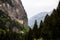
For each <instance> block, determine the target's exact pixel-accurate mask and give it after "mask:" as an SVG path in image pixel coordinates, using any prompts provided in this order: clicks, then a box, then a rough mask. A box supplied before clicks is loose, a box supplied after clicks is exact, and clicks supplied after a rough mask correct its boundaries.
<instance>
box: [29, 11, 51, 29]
mask: <svg viewBox="0 0 60 40" xmlns="http://www.w3.org/2000/svg"><path fill="white" fill-rule="evenodd" d="M47 14H48V15H50V14H51V12H41V13H39V14H37V15H35V16H33V17H31V18H30V19H29V20H28V25H29V26H30V27H31V28H32V27H33V25H34V22H35V20H37V24H38V25H39V23H40V21H41V20H44V18H45V16H46V15H47Z"/></svg>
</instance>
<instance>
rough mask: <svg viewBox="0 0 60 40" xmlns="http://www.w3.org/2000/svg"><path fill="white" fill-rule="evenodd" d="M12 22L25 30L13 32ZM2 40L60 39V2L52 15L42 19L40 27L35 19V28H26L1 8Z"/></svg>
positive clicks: (0, 35) (0, 36) (0, 30)
mask: <svg viewBox="0 0 60 40" xmlns="http://www.w3.org/2000/svg"><path fill="white" fill-rule="evenodd" d="M11 23H14V24H13V25H14V26H20V27H21V30H22V31H23V32H24V33H23V32H22V33H21V32H12V30H11V28H12V27H11ZM0 40H60V2H59V4H58V7H57V8H56V9H54V10H53V11H52V13H51V15H48V14H47V15H46V16H45V19H44V21H42V20H41V22H40V25H39V28H38V25H37V20H35V23H34V26H33V29H31V28H30V27H28V28H24V25H22V24H19V23H18V22H16V21H12V20H11V18H10V17H9V16H8V14H6V13H4V12H2V11H1V10H0Z"/></svg>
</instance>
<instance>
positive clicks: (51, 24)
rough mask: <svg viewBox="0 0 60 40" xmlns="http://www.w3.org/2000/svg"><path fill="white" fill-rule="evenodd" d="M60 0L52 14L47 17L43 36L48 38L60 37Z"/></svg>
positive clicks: (53, 39) (54, 39) (49, 39)
mask: <svg viewBox="0 0 60 40" xmlns="http://www.w3.org/2000/svg"><path fill="white" fill-rule="evenodd" d="M59 36H60V2H59V5H58V8H57V9H54V10H53V12H52V14H51V15H50V16H47V15H46V17H45V20H44V23H43V32H42V37H43V38H44V39H47V40H57V39H59V38H60V37H59Z"/></svg>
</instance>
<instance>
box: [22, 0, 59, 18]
mask: <svg viewBox="0 0 60 40" xmlns="http://www.w3.org/2000/svg"><path fill="white" fill-rule="evenodd" d="M21 1H22V3H23V6H24V8H25V11H26V12H27V15H28V18H30V17H32V16H34V15H36V14H38V13H40V12H50V11H52V10H53V9H54V8H56V7H57V5H58V2H59V0H21Z"/></svg>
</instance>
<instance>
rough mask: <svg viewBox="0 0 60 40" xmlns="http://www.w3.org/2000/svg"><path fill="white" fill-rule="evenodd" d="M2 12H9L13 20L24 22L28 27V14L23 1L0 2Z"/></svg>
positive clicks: (0, 0) (5, 0) (9, 0)
mask: <svg viewBox="0 0 60 40" xmlns="http://www.w3.org/2000/svg"><path fill="white" fill-rule="evenodd" d="M0 10H2V11H4V12H7V13H8V15H9V16H10V17H11V19H12V20H16V19H17V20H22V21H23V24H24V25H28V18H27V14H26V12H25V10H24V7H23V5H22V2H21V0H0Z"/></svg>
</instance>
